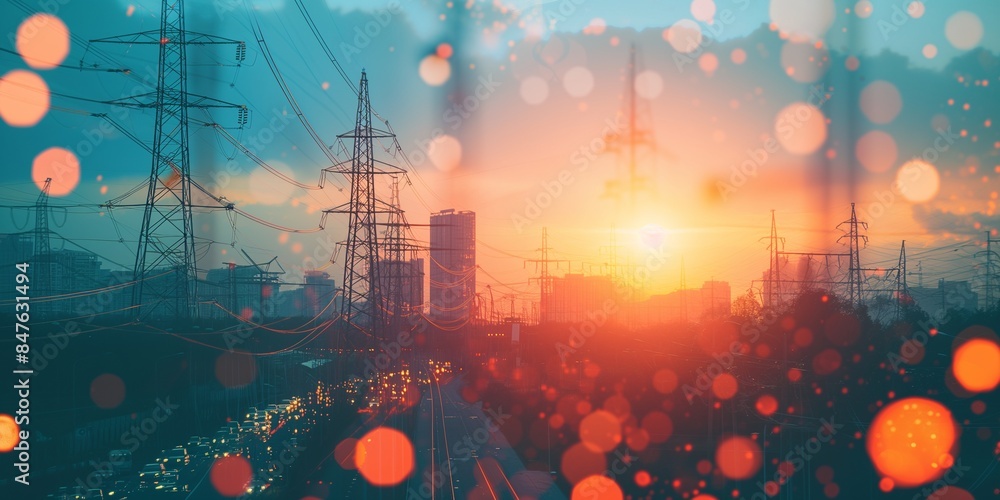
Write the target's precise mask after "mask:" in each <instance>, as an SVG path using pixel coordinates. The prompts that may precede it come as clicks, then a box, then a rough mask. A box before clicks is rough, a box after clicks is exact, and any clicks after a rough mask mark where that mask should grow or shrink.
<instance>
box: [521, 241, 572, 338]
mask: <svg viewBox="0 0 1000 500" xmlns="http://www.w3.org/2000/svg"><path fill="white" fill-rule="evenodd" d="M549 250H551V248H549V228H547V227H543V228H542V247H541V248H539V249H538V251H539V252H541V254H542V257H541V258H540V259H526V260H525V261H524V266H527V265H528V263H533V264H535V268H536V269H539V270H540V271H541V274H540V275H539V277H538V284H539V288H540V290H539V291H540V292H541V294H540V298H539V307H538V310H539V311H538V313H539V314H538V320H539V323H544V322H547V321H548V320H549V319H550V317H551V316H550V314H551V312H552V311H550V310H549V309H550V307H551V303H550V302H551V298H552V275H551V274H549V264H555V265H556V268H558V267H559V264H561V263H563V262H565V263H566V265H570V263H569V261H568V260H561V259H549Z"/></svg>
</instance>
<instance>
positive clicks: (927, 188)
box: [896, 160, 941, 203]
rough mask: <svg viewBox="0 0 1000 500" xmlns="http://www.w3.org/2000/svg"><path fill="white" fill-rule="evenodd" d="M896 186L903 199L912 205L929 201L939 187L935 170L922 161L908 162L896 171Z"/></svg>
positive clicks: (939, 179) (939, 177)
mask: <svg viewBox="0 0 1000 500" xmlns="http://www.w3.org/2000/svg"><path fill="white" fill-rule="evenodd" d="M896 185H897V186H898V188H899V192H900V193H901V194H902V195H903V197H904V198H906V199H907V200H909V201H911V202H913V203H923V202H926V201H930V200H932V199H934V197H935V196H937V193H938V189H940V187H941V176H940V175H939V174H938V171H937V168H935V167H934V165H931V164H930V163H927V162H925V161H923V160H910V161H908V162H906V163H904V164H903V166H902V167H899V170H897V171H896Z"/></svg>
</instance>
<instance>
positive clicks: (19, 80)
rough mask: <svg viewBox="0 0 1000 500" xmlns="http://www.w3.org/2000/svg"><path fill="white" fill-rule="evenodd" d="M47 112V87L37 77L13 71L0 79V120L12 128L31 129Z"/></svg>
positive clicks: (25, 72) (19, 70) (17, 70)
mask: <svg viewBox="0 0 1000 500" xmlns="http://www.w3.org/2000/svg"><path fill="white" fill-rule="evenodd" d="M48 111H49V86H48V85H47V84H46V83H45V80H42V78H41V77H39V76H38V75H36V74H34V73H32V72H30V71H25V70H21V69H15V70H12V71H10V72H8V73H7V74H5V75H3V77H2V78H0V118H3V121H5V122H7V125H10V126H12V127H33V126H34V125H35V124H37V123H38V122H39V121H41V120H42V118H43V117H45V114H46V113H48Z"/></svg>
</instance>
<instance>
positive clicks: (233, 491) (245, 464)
mask: <svg viewBox="0 0 1000 500" xmlns="http://www.w3.org/2000/svg"><path fill="white" fill-rule="evenodd" d="M209 476H210V480H211V481H212V486H213V487H215V491H217V492H219V494H220V495H222V496H224V497H241V496H243V495H245V494H246V489H247V486H249V485H250V482H251V481H252V480H253V468H252V467H251V465H250V462H249V461H247V459H245V458H243V457H241V456H239V455H231V456H228V457H221V458H218V459H216V460H215V462H214V463H212V470H211V472H210V473H209Z"/></svg>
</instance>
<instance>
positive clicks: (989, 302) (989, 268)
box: [976, 231, 1000, 310]
mask: <svg viewBox="0 0 1000 500" xmlns="http://www.w3.org/2000/svg"><path fill="white" fill-rule="evenodd" d="M998 242H1000V241H998ZM980 255H986V285H985V288H986V290H985V292H986V294H985V295H986V302H985V307H984V309H986V310H991V309H993V308H994V307H995V306H996V300H997V298H996V294H995V293H994V289H995V288H996V286H997V283H996V278H995V277H994V271H993V268H994V266H995V265H996V264H995V262H994V258H995V257H998V256H997V254H996V251H995V250H993V237H992V236H991V235H990V232H989V231H986V251H984V252H979V253H978V254H976V257H979V256H980Z"/></svg>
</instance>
